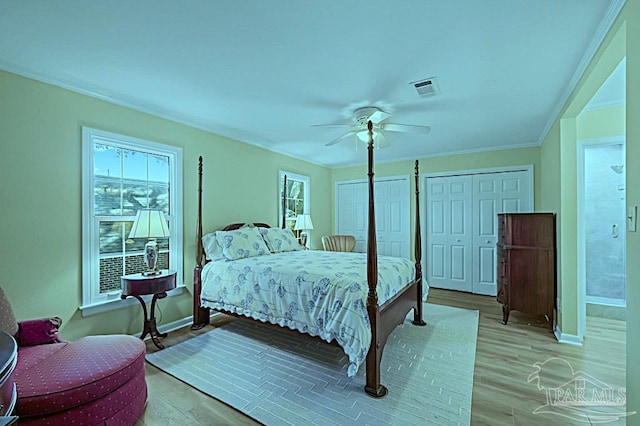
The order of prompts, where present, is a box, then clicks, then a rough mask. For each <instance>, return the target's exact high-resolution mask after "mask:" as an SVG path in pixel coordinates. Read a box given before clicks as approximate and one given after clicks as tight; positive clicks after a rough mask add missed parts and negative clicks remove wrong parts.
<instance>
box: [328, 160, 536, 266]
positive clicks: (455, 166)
mask: <svg viewBox="0 0 640 426" xmlns="http://www.w3.org/2000/svg"><path fill="white" fill-rule="evenodd" d="M539 152H540V148H539V147H532V148H520V149H505V150H498V151H488V152H478V153H473V154H459V155H450V156H443V157H429V158H420V159H418V160H419V162H420V174H421V175H422V174H430V173H438V172H449V171H456V170H477V169H485V168H496V167H508V166H523V165H530V164H531V165H533V173H534V191H535V205H536V206H537V204H538V180H539V173H538V169H539V168H540V154H539ZM374 156H375V154H374ZM414 172H415V160H411V161H409V160H407V161H395V162H389V163H380V164H376V165H375V168H374V174H375V177H376V178H379V177H388V176H403V175H404V176H406V175H410V176H411V235H412V238H411V253H412V254H413V250H414V240H413V235H414V232H415V226H414V220H413V218H414V217H415V208H416V203H415V195H414V194H415V193H414V191H415V180H414V178H413V176H414ZM366 178H367V166H366V165H364V166H353V167H342V168H336V169H333V170H332V173H331V197H332V199H335V188H336V185H335V183H336V182H337V181H343V180H355V179H366ZM421 197H422V195H421ZM536 208H537V207H536ZM420 214H421V217H424V212H422V211H421V212H420ZM331 225H332V229H333V230H334V231H335V229H336V218H335V209H333V211H332V219H331ZM422 233H423V234H424V227H423V232H422ZM423 258H424V253H423Z"/></svg>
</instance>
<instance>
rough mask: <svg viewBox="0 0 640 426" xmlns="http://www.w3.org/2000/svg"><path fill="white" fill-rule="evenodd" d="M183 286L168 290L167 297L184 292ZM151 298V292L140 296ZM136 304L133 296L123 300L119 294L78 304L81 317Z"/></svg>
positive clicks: (136, 301)
mask: <svg viewBox="0 0 640 426" xmlns="http://www.w3.org/2000/svg"><path fill="white" fill-rule="evenodd" d="M185 288H186V286H185V285H184V284H183V285H179V286H177V287H176V288H174V289H173V290H170V291H168V292H167V297H173V296H178V295H180V294H182V293H183V292H184V290H185ZM152 298H153V295H151V294H146V295H144V296H142V299H143V300H144V301H145V302H147V303H148V302H149V301H150V300H151V299H152ZM138 304H139V302H138V300H137V299H136V298H135V297H128V298H126V299H124V300H123V299H121V298H120V296H118V297H117V298H115V299H111V300H107V301H105V302H100V303H92V304H89V305H83V306H80V311H81V312H82V316H83V317H88V316H91V315H95V314H100V313H102V312H108V311H113V310H115V309H121V308H126V307H129V306H133V305H138Z"/></svg>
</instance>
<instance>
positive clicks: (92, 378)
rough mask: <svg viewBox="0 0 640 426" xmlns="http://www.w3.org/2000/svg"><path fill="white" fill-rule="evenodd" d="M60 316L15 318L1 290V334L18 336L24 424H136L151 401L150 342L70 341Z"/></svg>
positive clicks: (19, 407)
mask: <svg viewBox="0 0 640 426" xmlns="http://www.w3.org/2000/svg"><path fill="white" fill-rule="evenodd" d="M61 323H62V320H61V319H60V318H58V317H53V318H43V319H36V320H29V321H20V322H17V321H16V320H15V316H14V314H13V311H12V309H11V306H10V304H9V302H8V301H7V299H6V297H5V294H4V291H3V290H2V288H0V330H1V331H6V332H7V333H8V334H10V335H11V336H14V338H15V340H16V342H17V344H18V362H17V365H16V368H15V371H14V373H13V378H14V380H15V383H16V390H17V394H18V400H17V403H16V408H15V410H14V415H18V416H19V422H20V424H21V425H22V424H43V423H46V424H100V425H104V424H112V423H113V424H125V425H126V424H133V423H135V421H136V420H137V419H138V417H139V416H140V415H141V414H142V411H143V410H144V407H145V404H146V401H147V383H146V381H145V376H144V374H145V369H144V356H145V345H144V343H143V342H142V341H141V340H140V339H138V338H136V337H133V336H126V335H109V336H87V337H83V338H81V339H79V340H77V341H75V342H66V341H64V340H63V339H61V338H60V337H59V336H58V328H59V327H60V324H61Z"/></svg>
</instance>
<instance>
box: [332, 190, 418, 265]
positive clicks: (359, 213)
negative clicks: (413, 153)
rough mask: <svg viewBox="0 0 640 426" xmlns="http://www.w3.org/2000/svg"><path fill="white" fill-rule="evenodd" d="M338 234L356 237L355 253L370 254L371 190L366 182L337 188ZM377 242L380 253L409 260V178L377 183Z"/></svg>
mask: <svg viewBox="0 0 640 426" xmlns="http://www.w3.org/2000/svg"><path fill="white" fill-rule="evenodd" d="M336 187H337V189H336V199H337V208H336V222H337V226H336V233H338V234H348V235H354V236H355V237H356V246H355V249H354V251H357V252H362V253H364V252H366V251H367V229H368V222H369V217H368V215H369V187H368V183H367V182H338V183H337V185H336ZM374 190H375V194H374V198H375V209H376V241H377V245H378V254H379V255H381V256H396V257H406V258H409V251H410V237H411V236H410V226H409V216H410V211H409V209H410V198H409V180H408V178H390V179H384V178H382V179H380V180H376V181H375V184H374Z"/></svg>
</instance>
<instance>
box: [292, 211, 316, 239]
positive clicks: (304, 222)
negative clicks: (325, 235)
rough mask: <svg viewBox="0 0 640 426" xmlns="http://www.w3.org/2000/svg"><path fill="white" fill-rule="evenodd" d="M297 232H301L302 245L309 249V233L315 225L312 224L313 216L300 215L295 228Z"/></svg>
mask: <svg viewBox="0 0 640 426" xmlns="http://www.w3.org/2000/svg"><path fill="white" fill-rule="evenodd" d="M293 229H294V230H296V231H301V232H300V244H302V245H303V246H304V247H307V236H308V235H307V231H310V230H312V229H313V223H312V222H311V215H308V214H299V215H298V217H297V218H296V224H295V226H294V227H293Z"/></svg>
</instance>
